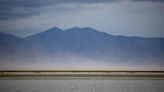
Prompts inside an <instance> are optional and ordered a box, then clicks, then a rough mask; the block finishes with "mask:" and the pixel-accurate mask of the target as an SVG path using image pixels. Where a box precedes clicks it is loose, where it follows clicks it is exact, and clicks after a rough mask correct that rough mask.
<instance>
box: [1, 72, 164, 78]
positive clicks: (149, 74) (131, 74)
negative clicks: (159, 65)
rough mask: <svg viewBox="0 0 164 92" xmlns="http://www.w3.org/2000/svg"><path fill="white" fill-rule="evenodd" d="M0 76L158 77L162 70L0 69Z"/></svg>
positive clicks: (162, 74) (163, 74) (163, 75)
mask: <svg viewBox="0 0 164 92" xmlns="http://www.w3.org/2000/svg"><path fill="white" fill-rule="evenodd" d="M0 77H160V78H164V71H134V70H133V71H130V70H0Z"/></svg>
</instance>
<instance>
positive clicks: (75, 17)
mask: <svg viewBox="0 0 164 92" xmlns="http://www.w3.org/2000/svg"><path fill="white" fill-rule="evenodd" d="M54 26H57V27H59V28H62V29H67V28H71V27H75V26H78V27H93V28H95V29H98V30H100V31H104V32H107V33H110V34H115V35H128V36H144V37H164V0H0V32H6V33H11V34H15V35H19V36H27V35H30V34H33V33H38V32H41V31H44V30H46V29H49V28H51V27H54Z"/></svg>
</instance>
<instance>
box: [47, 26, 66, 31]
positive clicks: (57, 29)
mask: <svg viewBox="0 0 164 92" xmlns="http://www.w3.org/2000/svg"><path fill="white" fill-rule="evenodd" d="M59 31H63V30H62V29H60V28H58V27H53V28H50V29H48V30H46V31H44V32H59Z"/></svg>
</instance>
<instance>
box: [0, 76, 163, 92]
mask: <svg viewBox="0 0 164 92" xmlns="http://www.w3.org/2000/svg"><path fill="white" fill-rule="evenodd" d="M0 92H164V78H163V77H162V78H161V77H160V78H153V77H151V78H150V77H1V78H0Z"/></svg>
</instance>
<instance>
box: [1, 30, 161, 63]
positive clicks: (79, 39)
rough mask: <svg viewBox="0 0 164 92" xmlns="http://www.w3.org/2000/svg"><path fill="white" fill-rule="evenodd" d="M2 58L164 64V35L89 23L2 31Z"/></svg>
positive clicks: (23, 60) (35, 60) (43, 61)
mask: <svg viewBox="0 0 164 92" xmlns="http://www.w3.org/2000/svg"><path fill="white" fill-rule="evenodd" d="M0 60H1V62H6V61H10V62H13V61H15V62H16V61H20V62H26V63H27V62H33V63H34V62H38V63H41V62H42V63H44V64H46V63H50V62H51V63H52V62H53V63H54V66H57V65H56V64H58V63H62V66H63V65H67V64H70V65H74V64H83V63H84V62H85V64H87V65H92V64H94V65H96V64H105V65H108V66H111V65H112V64H113V63H116V65H117V64H118V65H123V64H125V65H127V66H128V65H131V64H133V65H138V66H140V65H150V66H152V65H157V66H161V65H164V61H163V60H164V38H142V37H126V36H115V35H110V34H107V33H104V32H100V31H97V30H96V29H93V28H89V27H85V28H78V27H74V28H71V29H67V30H62V29H59V28H57V27H54V28H51V29H49V30H46V31H44V32H41V33H38V34H34V35H31V36H29V37H27V38H24V39H22V38H18V37H15V36H12V35H7V34H3V33H0ZM72 61H73V62H72ZM90 61H92V64H91V63H90ZM20 62H19V63H20ZM85 66H86V65H85Z"/></svg>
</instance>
